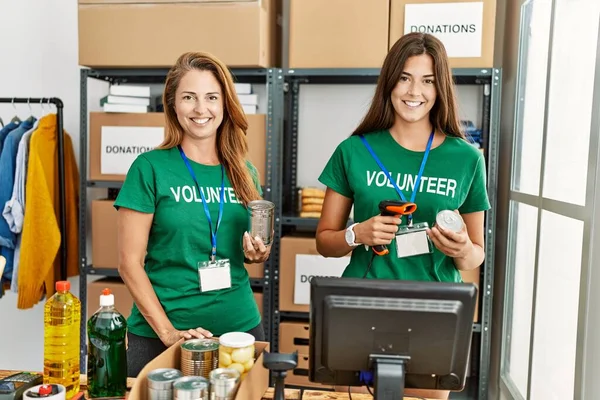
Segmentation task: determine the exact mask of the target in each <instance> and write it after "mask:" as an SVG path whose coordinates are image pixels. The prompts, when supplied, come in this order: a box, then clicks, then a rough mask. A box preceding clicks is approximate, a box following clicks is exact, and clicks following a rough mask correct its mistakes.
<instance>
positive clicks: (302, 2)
mask: <svg viewBox="0 0 600 400" xmlns="http://www.w3.org/2000/svg"><path fill="white" fill-rule="evenodd" d="M388 24H389V0H369V1H365V0H290V36H289V67H290V68H380V67H381V64H382V63H383V60H384V58H385V55H386V54H387V49H388Z"/></svg>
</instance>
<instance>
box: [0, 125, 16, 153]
mask: <svg viewBox="0 0 600 400" xmlns="http://www.w3.org/2000/svg"><path fill="white" fill-rule="evenodd" d="M19 124H20V122H19V123H18V122H12V121H10V122H9V123H8V124H6V126H5V127H4V128H2V129H0V154H2V145H3V144H4V140H5V139H6V136H8V134H9V133H10V132H11V131H12V130H13V129H15V128H17V127H18V126H19Z"/></svg>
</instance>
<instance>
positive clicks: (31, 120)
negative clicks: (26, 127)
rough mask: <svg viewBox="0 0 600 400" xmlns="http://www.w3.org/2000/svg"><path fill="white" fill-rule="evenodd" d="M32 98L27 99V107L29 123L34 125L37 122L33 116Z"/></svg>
mask: <svg viewBox="0 0 600 400" xmlns="http://www.w3.org/2000/svg"><path fill="white" fill-rule="evenodd" d="M30 100H31V98H27V106H28V107H29V113H30V114H29V118H27V122H30V123H33V121H35V117H34V115H33V110H32V109H31V103H30V102H29V101H30Z"/></svg>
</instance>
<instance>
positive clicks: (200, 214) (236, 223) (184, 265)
mask: <svg viewBox="0 0 600 400" xmlns="http://www.w3.org/2000/svg"><path fill="white" fill-rule="evenodd" d="M190 164H191V166H192V169H193V171H194V173H195V174H196V178H197V180H198V185H199V186H200V190H202V191H203V193H204V196H205V198H206V203H207V205H208V208H209V211H210V214H211V219H212V221H213V226H214V224H216V221H217V216H218V212H219V199H220V191H221V166H220V165H217V166H206V165H202V164H198V163H195V162H193V161H191V160H190ZM248 168H249V169H250V171H251V173H252V175H253V177H254V178H255V179H254V180H255V182H258V179H257V172H256V169H255V168H254V166H252V165H251V164H250V163H248ZM257 187H258V189H259V191H260V186H257ZM114 205H115V207H116V208H119V207H125V208H130V209H133V210H136V211H140V212H143V213H152V214H154V218H153V221H152V227H151V229H150V235H149V238H148V247H147V255H146V258H145V263H144V269H145V271H146V273H147V274H148V278H149V279H150V282H151V284H152V287H153V288H154V291H155V293H156V296H157V297H158V300H159V301H160V303H161V305H162V307H163V309H164V310H165V313H166V314H167V317H168V318H169V320H170V321H171V323H172V324H173V326H174V327H175V328H176V329H179V330H184V329H190V328H197V327H203V328H205V329H208V330H209V331H211V332H212V333H213V334H214V335H221V334H223V333H226V332H230V331H249V330H251V329H253V328H255V327H256V326H257V325H258V324H259V323H260V314H259V311H258V307H257V305H256V302H255V301H254V297H253V293H252V289H251V287H250V284H249V278H248V273H247V271H246V269H245V267H244V253H243V247H242V238H243V234H244V232H245V231H246V230H247V227H248V214H247V211H246V207H245V206H244V205H243V204H242V203H241V202H240V201H238V199H237V198H236V194H235V192H234V190H233V188H232V187H231V182H230V181H229V179H228V177H227V176H226V177H225V196H224V208H223V217H222V221H221V224H220V226H219V230H218V233H217V258H218V259H225V258H227V259H229V260H230V262H231V288H228V289H222V290H215V291H210V292H201V291H200V281H199V275H198V262H199V261H206V260H208V259H209V257H210V253H211V240H210V238H211V236H210V228H209V224H208V220H207V218H206V215H205V212H204V207H203V205H202V196H201V195H200V193H199V192H198V189H197V188H196V185H195V183H194V180H193V178H192V176H191V175H190V172H189V171H188V169H187V167H186V165H185V163H184V161H183V160H182V158H181V155H180V154H179V150H178V149H177V148H176V147H175V148H172V149H167V150H152V151H150V152H147V153H144V154H142V155H140V156H138V158H137V159H136V160H135V161H134V163H133V164H132V166H131V168H130V170H129V172H128V173H127V177H126V179H125V182H124V183H123V187H122V189H121V191H120V193H119V195H118V197H117V199H116V201H115V203H114ZM128 328H129V330H130V331H131V332H132V333H133V334H136V335H139V336H145V337H157V335H156V333H155V332H154V331H153V329H152V328H151V327H150V325H149V324H148V323H147V322H146V320H145V318H144V317H143V315H142V314H141V313H140V311H139V310H138V308H137V306H136V305H135V304H134V306H133V309H132V312H131V316H130V317H129V319H128Z"/></svg>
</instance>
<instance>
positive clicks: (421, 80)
mask: <svg viewBox="0 0 600 400" xmlns="http://www.w3.org/2000/svg"><path fill="white" fill-rule="evenodd" d="M434 79H435V74H434V65H433V59H432V58H431V56H430V55H428V54H422V55H418V56H412V57H409V58H408V59H407V60H406V63H405V64H404V69H403V71H402V75H401V76H400V80H399V81H398V83H397V84H396V86H395V87H394V89H393V90H392V95H391V100H392V104H393V106H394V111H395V113H396V119H398V118H400V119H401V120H402V121H404V122H408V123H415V122H420V121H423V120H424V119H426V120H429V112H430V111H431V109H432V108H433V105H434V104H435V100H436V97H437V91H436V88H435V80H434Z"/></svg>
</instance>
